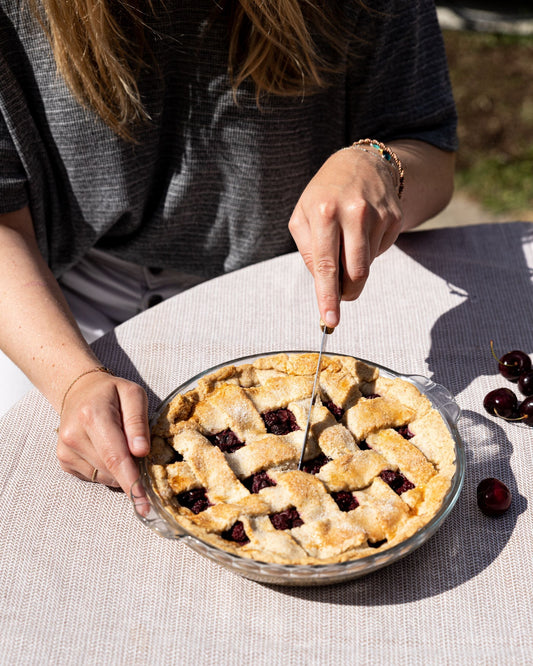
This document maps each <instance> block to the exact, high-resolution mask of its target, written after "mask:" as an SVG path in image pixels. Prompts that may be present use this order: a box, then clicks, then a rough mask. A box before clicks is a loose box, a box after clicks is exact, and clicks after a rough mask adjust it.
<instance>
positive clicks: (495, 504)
mask: <svg viewBox="0 0 533 666" xmlns="http://www.w3.org/2000/svg"><path fill="white" fill-rule="evenodd" d="M477 505H478V507H479V508H480V509H481V511H482V512H483V513H484V514H485V515H486V516H501V515H502V514H504V513H505V512H506V511H507V509H508V508H509V507H510V506H511V491H510V490H509V488H508V487H507V486H506V485H505V483H503V481H499V480H498V479H494V478H488V479H483V481H481V482H480V483H479V485H478V487H477Z"/></svg>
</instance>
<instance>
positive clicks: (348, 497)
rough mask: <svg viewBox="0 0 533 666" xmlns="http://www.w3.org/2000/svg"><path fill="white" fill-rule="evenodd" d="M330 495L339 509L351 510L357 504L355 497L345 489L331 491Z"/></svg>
mask: <svg viewBox="0 0 533 666" xmlns="http://www.w3.org/2000/svg"><path fill="white" fill-rule="evenodd" d="M331 496H332V497H333V499H334V500H335V502H336V503H337V506H338V507H339V509H340V510H341V511H352V510H353V509H357V507H358V506H359V502H358V501H357V498H356V497H355V496H354V495H353V494H352V493H349V492H347V491H346V490H340V491H339V492H337V493H331Z"/></svg>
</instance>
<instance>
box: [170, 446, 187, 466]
mask: <svg viewBox="0 0 533 666" xmlns="http://www.w3.org/2000/svg"><path fill="white" fill-rule="evenodd" d="M182 460H183V456H182V455H181V453H180V452H179V451H176V449H175V448H172V459H171V460H169V461H168V463H167V464H168V465H170V464H172V463H176V462H181V461H182Z"/></svg>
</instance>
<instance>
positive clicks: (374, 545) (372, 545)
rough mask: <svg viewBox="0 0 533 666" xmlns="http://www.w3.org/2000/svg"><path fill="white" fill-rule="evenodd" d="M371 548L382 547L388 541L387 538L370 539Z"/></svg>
mask: <svg viewBox="0 0 533 666" xmlns="http://www.w3.org/2000/svg"><path fill="white" fill-rule="evenodd" d="M367 543H368V547H369V548H380V547H381V546H383V544H384V543H387V539H381V541H368V542H367Z"/></svg>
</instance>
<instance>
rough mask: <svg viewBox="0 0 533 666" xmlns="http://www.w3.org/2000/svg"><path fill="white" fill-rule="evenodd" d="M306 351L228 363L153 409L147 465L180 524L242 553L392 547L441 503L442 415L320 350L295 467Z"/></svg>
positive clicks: (410, 390)
mask: <svg viewBox="0 0 533 666" xmlns="http://www.w3.org/2000/svg"><path fill="white" fill-rule="evenodd" d="M317 360H318V357H317V354H297V353H294V354H278V355H272V356H267V357H263V358H259V359H258V360H256V361H255V362H253V363H251V364H243V365H237V366H233V365H231V366H227V367H224V368H222V369H220V370H218V371H217V372H214V373H213V374H211V375H209V376H206V377H204V378H203V379H201V380H200V382H199V384H198V386H197V388H195V389H193V390H191V391H189V392H187V393H185V394H183V395H177V396H176V397H175V398H174V399H173V400H172V401H171V402H170V403H169V404H168V406H167V407H166V408H165V409H164V410H163V412H162V413H161V415H160V416H159V418H158V420H157V422H156V424H155V425H154V427H153V429H152V449H151V453H150V455H149V457H148V470H149V474H150V477H151V480H152V483H153V487H154V489H155V491H156V492H157V493H158V495H159V497H160V498H161V500H162V502H163V504H164V506H165V509H166V510H167V511H168V512H169V513H170V514H171V515H172V516H173V517H174V518H175V520H176V521H177V522H178V523H179V524H180V525H182V526H183V527H184V528H185V529H186V530H187V531H188V532H190V533H192V534H194V535H197V536H198V537H200V538H201V539H203V540H204V541H207V542H209V543H210V544H212V545H214V546H216V547H218V548H221V549H223V550H225V551H229V552H231V553H235V554H238V555H240V556H242V557H249V558H254V559H256V560H260V561H264V562H277V563H282V564H325V563H331V562H342V561H345V560H350V559H355V558H360V557H365V556H367V555H370V554H373V553H375V552H377V551H379V550H383V549H386V548H390V547H391V546H393V545H395V544H397V543H400V542H401V541H403V540H405V539H406V538H407V537H409V536H411V535H412V534H414V533H415V532H417V531H418V530H420V529H421V528H422V527H423V526H424V525H425V524H426V523H427V522H428V521H429V520H430V519H431V518H432V516H434V514H435V513H436V512H437V511H438V509H439V507H440V506H441V504H442V501H443V498H444V497H445V495H446V492H447V491H448V489H449V487H450V481H451V478H452V476H453V474H454V472H455V445H454V441H453V438H452V437H451V434H450V432H449V430H448V428H447V426H446V424H445V422H444V421H443V419H442V417H441V415H440V414H439V413H438V411H436V410H435V409H434V408H433V407H432V405H431V403H430V401H429V400H428V399H427V398H426V397H425V396H424V395H422V394H421V393H420V391H419V390H418V389H417V388H416V387H415V386H413V385H412V384H411V383H409V382H407V381H405V380H402V379H399V378H392V379H391V378H388V377H384V376H382V375H380V374H379V371H378V369H377V368H375V367H372V366H370V365H367V364H365V363H363V362H361V361H358V360H356V359H354V358H352V357H344V356H342V357H340V356H332V357H324V358H323V360H322V366H321V373H320V390H319V393H320V395H319V398H318V399H317V402H316V403H315V405H314V407H313V410H312V422H311V424H312V425H311V429H310V433H309V439H308V444H307V456H306V461H305V469H306V471H299V470H298V469H297V467H298V461H299V457H300V452H301V448H302V443H303V436H304V430H305V425H306V421H307V415H308V410H309V406H310V396H311V390H312V385H313V376H314V372H315V369H316V363H317Z"/></svg>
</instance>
